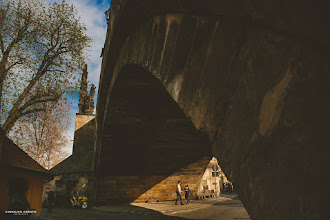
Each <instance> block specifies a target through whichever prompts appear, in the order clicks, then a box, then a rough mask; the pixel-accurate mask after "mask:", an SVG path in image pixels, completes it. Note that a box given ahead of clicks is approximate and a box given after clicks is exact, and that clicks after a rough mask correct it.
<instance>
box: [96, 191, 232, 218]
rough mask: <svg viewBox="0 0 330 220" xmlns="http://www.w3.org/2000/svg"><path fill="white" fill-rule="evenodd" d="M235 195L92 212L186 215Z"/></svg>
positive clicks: (143, 204)
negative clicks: (188, 202) (176, 203)
mask: <svg viewBox="0 0 330 220" xmlns="http://www.w3.org/2000/svg"><path fill="white" fill-rule="evenodd" d="M236 197H237V195H236V194H228V195H224V196H221V197H218V198H208V199H204V200H191V202H190V204H185V202H186V201H185V200H183V203H184V205H179V203H178V205H175V204H174V203H175V202H174V201H166V202H152V203H151V202H150V203H131V204H130V205H128V204H127V205H112V206H98V207H92V208H91V209H92V210H94V211H101V212H110V213H131V214H135V213H136V214H142V213H146V214H150V213H162V214H164V215H171V216H173V215H176V214H180V213H187V212H192V211H197V210H200V209H205V208H207V207H209V206H212V205H214V204H216V203H221V202H226V201H230V200H232V199H233V198H236Z"/></svg>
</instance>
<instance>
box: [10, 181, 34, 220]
mask: <svg viewBox="0 0 330 220" xmlns="http://www.w3.org/2000/svg"><path fill="white" fill-rule="evenodd" d="M7 187H8V195H9V197H10V201H9V205H8V208H7V211H22V212H23V211H28V210H31V208H30V204H29V202H28V201H27V199H26V192H27V191H28V188H29V185H28V183H27V182H26V180H25V179H22V178H16V179H13V180H11V181H9V183H8V185H7ZM4 219H6V220H10V219H29V216H28V215H13V214H6V215H5V216H4Z"/></svg>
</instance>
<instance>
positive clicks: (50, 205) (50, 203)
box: [47, 190, 55, 213]
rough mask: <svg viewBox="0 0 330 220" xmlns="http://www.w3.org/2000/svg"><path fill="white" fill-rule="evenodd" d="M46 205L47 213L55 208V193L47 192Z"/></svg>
mask: <svg viewBox="0 0 330 220" xmlns="http://www.w3.org/2000/svg"><path fill="white" fill-rule="evenodd" d="M47 205H48V209H47V212H48V213H52V210H53V207H54V206H55V192H54V191H52V190H51V191H49V192H48V196H47Z"/></svg>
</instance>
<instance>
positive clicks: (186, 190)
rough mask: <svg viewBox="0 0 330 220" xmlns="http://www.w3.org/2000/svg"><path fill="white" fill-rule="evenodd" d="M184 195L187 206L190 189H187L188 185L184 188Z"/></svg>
mask: <svg viewBox="0 0 330 220" xmlns="http://www.w3.org/2000/svg"><path fill="white" fill-rule="evenodd" d="M184 194H185V195H184V197H185V198H186V200H187V204H189V203H190V200H189V194H190V189H189V186H188V185H186V186H185V187H184Z"/></svg>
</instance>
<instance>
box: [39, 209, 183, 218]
mask: <svg viewBox="0 0 330 220" xmlns="http://www.w3.org/2000/svg"><path fill="white" fill-rule="evenodd" d="M40 217H41V219H40V220H57V219H58V220H78V219H79V220H85V219H86V220H94V219H96V220H108V219H114V220H126V219H127V220H131V219H132V220H133V219H134V220H158V219H159V220H184V219H185V218H180V217H174V216H166V215H163V214H161V213H159V212H152V211H150V210H145V209H140V210H137V209H136V210H135V211H131V210H130V211H123V212H103V211H95V210H91V209H89V210H81V209H69V208H54V209H53V212H52V213H47V209H42V211H41V216H40Z"/></svg>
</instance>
